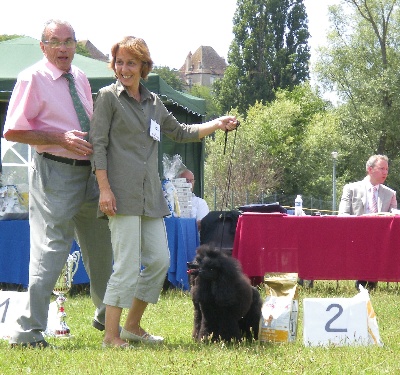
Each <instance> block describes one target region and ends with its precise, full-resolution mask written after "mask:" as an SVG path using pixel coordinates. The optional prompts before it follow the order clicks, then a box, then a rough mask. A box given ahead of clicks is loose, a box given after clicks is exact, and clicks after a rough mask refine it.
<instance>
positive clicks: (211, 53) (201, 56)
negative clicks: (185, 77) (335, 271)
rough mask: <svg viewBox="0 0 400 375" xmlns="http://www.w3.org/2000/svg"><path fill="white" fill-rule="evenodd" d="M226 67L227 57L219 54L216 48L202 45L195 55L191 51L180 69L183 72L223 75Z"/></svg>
mask: <svg viewBox="0 0 400 375" xmlns="http://www.w3.org/2000/svg"><path fill="white" fill-rule="evenodd" d="M226 67H227V64H226V62H225V59H224V58H223V57H221V56H219V55H218V53H217V52H216V51H215V49H214V48H212V47H210V46H200V47H199V48H197V50H196V52H195V53H194V54H193V55H192V53H191V52H189V54H188V56H187V57H186V61H185V63H184V64H183V66H182V67H181V68H180V69H179V71H180V72H181V73H185V72H188V71H190V72H191V73H209V74H215V75H223V74H224V72H225V69H226Z"/></svg>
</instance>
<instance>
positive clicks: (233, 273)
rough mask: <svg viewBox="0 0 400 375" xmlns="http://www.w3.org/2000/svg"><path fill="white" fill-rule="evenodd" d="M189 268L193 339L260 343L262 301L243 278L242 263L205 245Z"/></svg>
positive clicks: (248, 281)
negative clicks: (258, 341) (192, 306)
mask: <svg viewBox="0 0 400 375" xmlns="http://www.w3.org/2000/svg"><path fill="white" fill-rule="evenodd" d="M188 268H189V270H188V273H189V275H190V283H191V295H192V300H193V305H194V327H193V333H192V336H193V338H194V339H195V340H198V341H202V340H207V339H209V338H210V339H211V340H212V341H219V340H223V341H227V342H228V341H232V340H233V341H241V340H242V339H243V338H246V339H247V340H249V341H251V340H253V339H255V340H257V339H258V329H259V324H260V318H261V307H262V299H261V296H260V293H259V292H258V290H257V288H255V287H252V286H251V283H250V280H249V278H248V277H247V276H246V275H244V274H243V272H242V269H241V266H240V263H239V261H238V260H237V259H235V258H232V257H230V256H228V255H227V254H225V253H224V252H222V251H220V250H217V249H215V248H213V247H210V246H209V245H201V246H200V247H199V248H197V250H196V257H195V259H194V261H193V262H189V263H188Z"/></svg>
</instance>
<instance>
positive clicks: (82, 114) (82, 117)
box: [62, 73, 90, 132]
mask: <svg viewBox="0 0 400 375" xmlns="http://www.w3.org/2000/svg"><path fill="white" fill-rule="evenodd" d="M62 76H63V77H65V78H66V79H67V80H68V84H69V92H70V94H71V98H72V103H74V107H75V111H76V114H77V115H78V120H79V124H80V125H81V129H82V131H83V132H88V131H89V128H90V120H89V117H88V115H87V114H86V111H85V108H83V104H82V102H81V100H80V99H79V96H78V92H77V91H76V87H75V82H74V76H73V75H72V74H71V73H64V74H63V75H62Z"/></svg>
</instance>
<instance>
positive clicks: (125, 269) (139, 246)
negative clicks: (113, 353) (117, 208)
mask: <svg viewBox="0 0 400 375" xmlns="http://www.w3.org/2000/svg"><path fill="white" fill-rule="evenodd" d="M109 226H110V230H111V240H112V244H113V251H114V272H113V274H112V275H111V277H110V281H109V282H108V286H107V291H106V295H105V297H104V303H105V304H107V305H110V306H118V307H121V308H130V307H131V305H132V300H133V298H134V297H136V298H138V299H140V300H142V301H145V302H149V303H157V301H158V298H159V297H160V292H161V290H162V287H163V284H164V281H165V277H166V275H167V272H168V267H169V250H168V241H167V234H166V229H165V224H164V220H163V219H162V218H150V217H146V216H128V215H115V216H112V217H110V219H109Z"/></svg>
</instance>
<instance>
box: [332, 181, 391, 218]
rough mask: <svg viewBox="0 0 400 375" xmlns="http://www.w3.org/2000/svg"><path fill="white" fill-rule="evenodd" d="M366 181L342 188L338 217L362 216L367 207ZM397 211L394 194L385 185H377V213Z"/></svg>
mask: <svg viewBox="0 0 400 375" xmlns="http://www.w3.org/2000/svg"><path fill="white" fill-rule="evenodd" d="M367 186H368V185H367V181H366V179H364V180H362V181H357V182H352V183H350V184H347V185H345V186H344V188H343V195H342V198H341V200H340V204H339V215H356V216H359V215H364V214H365V213H366V207H367ZM392 208H395V209H397V200H396V192H395V191H394V190H392V189H390V188H389V187H387V186H385V185H382V184H381V185H379V190H378V212H390V210H391V209H392Z"/></svg>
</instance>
